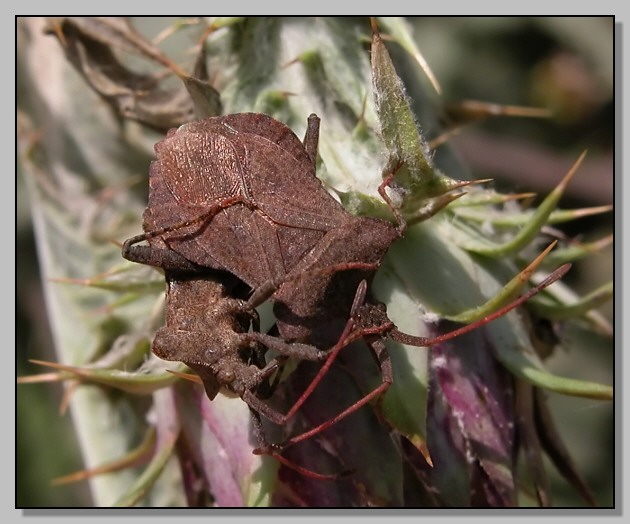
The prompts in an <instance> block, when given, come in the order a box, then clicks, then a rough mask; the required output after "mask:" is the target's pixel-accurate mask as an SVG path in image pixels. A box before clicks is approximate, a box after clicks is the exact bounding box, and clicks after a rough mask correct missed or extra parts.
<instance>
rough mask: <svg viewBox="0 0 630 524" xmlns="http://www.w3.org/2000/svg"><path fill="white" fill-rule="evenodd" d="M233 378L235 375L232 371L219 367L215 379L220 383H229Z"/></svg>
mask: <svg viewBox="0 0 630 524" xmlns="http://www.w3.org/2000/svg"><path fill="white" fill-rule="evenodd" d="M235 378H236V377H235V375H234V371H232V370H229V369H221V370H219V372H218V373H217V379H218V380H219V382H220V383H222V384H230V383H232V382H234V379H235Z"/></svg>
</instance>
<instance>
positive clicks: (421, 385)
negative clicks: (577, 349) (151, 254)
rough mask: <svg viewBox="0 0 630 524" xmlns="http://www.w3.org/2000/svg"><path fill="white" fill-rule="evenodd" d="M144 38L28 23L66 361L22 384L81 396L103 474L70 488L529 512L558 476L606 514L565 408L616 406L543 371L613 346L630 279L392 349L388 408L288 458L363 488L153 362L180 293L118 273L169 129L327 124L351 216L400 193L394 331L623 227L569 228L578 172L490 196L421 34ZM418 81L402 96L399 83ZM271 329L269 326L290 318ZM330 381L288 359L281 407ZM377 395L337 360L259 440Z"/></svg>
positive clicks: (211, 31) (450, 314)
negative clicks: (566, 203) (541, 186)
mask: <svg viewBox="0 0 630 524" xmlns="http://www.w3.org/2000/svg"><path fill="white" fill-rule="evenodd" d="M133 23H134V24H136V25H137V27H138V28H139V29H136V28H135V27H134V26H133V25H129V24H128V23H127V21H125V20H121V19H95V18H92V19H47V20H40V19H28V20H20V22H19V24H18V30H19V40H18V60H19V61H18V66H19V72H20V74H21V79H22V82H23V84H22V90H21V91H20V94H19V99H18V121H17V124H18V161H19V172H20V175H21V177H22V179H23V182H24V186H25V190H26V191H27V193H28V199H29V203H30V208H31V213H32V218H33V223H34V226H35V233H36V240H37V249H38V256H39V260H40V264H41V268H42V277H43V280H44V285H45V295H46V303H47V308H48V314H49V318H50V322H51V326H52V332H53V340H52V341H51V345H53V344H54V347H55V349H56V356H57V361H56V362H41V361H40V362H39V364H41V365H43V366H47V367H48V368H50V370H49V371H50V372H47V373H45V374H43V375H39V376H38V375H35V376H32V377H23V378H22V379H21V381H22V382H34V381H38V380H39V381H61V382H62V383H63V384H64V387H65V389H64V391H65V397H64V399H65V402H67V404H68V405H69V407H70V410H71V412H72V418H73V422H74V426H75V428H76V432H77V435H78V439H79V442H80V446H81V452H82V455H83V457H84V461H85V469H84V471H82V472H79V473H77V474H75V475H70V476H69V477H68V478H66V479H61V481H69V480H75V481H86V482H88V483H89V486H90V490H91V493H92V496H93V500H94V504H95V505H97V506H134V505H136V506H148V507H157V506H186V505H192V506H311V507H327V506H344V507H345V506H390V507H392V506H393V507H401V506H407V507H467V506H494V507H515V506H521V505H524V506H527V505H543V506H545V505H553V504H554V500H553V498H552V493H551V488H550V485H549V470H553V469H555V470H557V471H558V472H559V473H560V475H561V476H562V477H563V478H564V480H565V482H566V484H567V486H571V487H572V489H574V490H575V491H576V493H577V494H578V496H579V497H580V498H581V500H582V501H583V503H584V504H586V505H596V504H597V503H598V501H597V500H595V497H594V496H593V494H592V493H591V487H589V485H588V483H587V482H586V481H585V480H584V479H583V478H582V474H581V471H580V464H579V463H574V461H573V459H572V458H571V454H570V453H569V451H568V450H567V447H566V446H565V444H564V442H563V435H562V431H561V430H559V429H558V428H557V424H556V422H555V421H554V416H553V414H552V411H551V410H550V409H549V407H548V405H547V396H548V395H555V394H559V395H563V396H566V397H575V398H586V399H597V401H599V402H601V403H609V402H610V401H611V400H612V398H613V389H612V387H611V386H609V385H607V384H600V383H599V382H598V381H597V380H595V379H591V378H590V377H588V373H587V372H586V373H584V376H580V377H571V376H561V375H558V374H555V373H554V372H552V371H551V370H550V369H548V367H547V366H546V361H547V360H548V358H549V357H550V355H552V354H553V353H554V352H556V351H559V350H560V348H561V346H565V347H566V346H567V344H569V343H570V340H568V339H566V338H565V337H564V336H563V334H566V333H567V332H568V329H569V328H567V326H577V328H575V329H578V328H579V329H580V330H581V331H580V332H581V333H583V334H584V335H583V336H589V337H592V338H591V339H592V340H594V341H597V344H599V345H601V346H603V347H593V348H592V351H593V352H597V351H610V346H611V345H612V330H611V328H610V326H609V325H608V323H607V322H606V320H605V319H603V318H602V316H601V315H600V314H598V313H597V311H596V310H597V308H598V307H599V306H600V305H601V304H603V303H604V302H606V301H607V300H610V298H611V297H612V283H611V282H602V285H601V287H599V288H598V289H594V290H592V292H589V293H587V294H585V295H584V296H580V295H579V294H578V293H576V292H575V291H573V290H572V289H571V288H570V287H569V286H568V285H567V284H566V283H565V282H564V281H558V282H556V283H554V284H553V285H552V286H551V287H549V288H547V289H545V290H544V291H542V292H541V293H539V294H538V295H536V296H534V297H533V298H531V299H530V300H528V301H527V302H526V303H525V304H524V305H523V306H522V307H520V308H518V310H515V311H512V312H510V313H508V314H507V315H505V316H504V317H502V318H500V319H498V320H495V321H494V322H492V323H491V324H488V325H485V326H483V327H480V328H478V329H477V330H475V331H473V332H471V333H468V334H466V335H463V336H461V337H459V338H455V339H452V340H450V341H448V342H446V343H442V344H437V345H435V346H432V347H430V348H418V347H413V346H405V345H403V344H400V343H397V342H393V341H391V340H387V341H386V344H387V346H388V350H389V352H390V354H391V357H392V364H393V374H394V382H393V384H392V385H391V387H390V388H389V390H388V391H387V393H386V394H385V395H384V396H383V398H381V399H380V401H378V402H373V403H371V404H369V405H367V406H364V407H363V408H361V409H360V410H358V411H356V412H355V413H353V414H352V415H350V416H349V417H347V418H346V419H343V420H341V421H339V422H338V423H336V424H333V425H332V426H331V427H330V428H328V429H326V430H325V431H323V432H321V433H319V434H318V435H316V436H314V437H312V438H311V439H308V440H305V441H304V442H301V443H299V444H296V445H295V446H293V447H291V448H290V449H288V450H287V456H289V457H290V460H291V461H292V463H294V464H298V465H300V466H302V467H304V468H305V469H308V470H309V471H318V472H323V473H326V474H332V475H334V474H336V473H341V472H342V471H346V470H352V473H351V474H350V475H347V476H340V477H339V478H337V479H335V480H327V481H323V480H319V479H315V478H311V477H310V476H309V475H307V474H304V473H303V472H298V471H295V470H294V469H292V468H290V467H287V466H286V465H283V464H280V463H279V462H278V461H277V460H275V459H274V458H273V457H270V456H265V455H257V454H254V453H253V450H254V448H256V446H257V443H256V441H255V439H254V437H253V432H252V428H251V420H250V413H249V409H248V407H247V405H246V404H245V403H244V402H243V401H242V400H241V399H240V398H238V397H234V396H229V395H227V394H219V395H218V396H217V397H216V398H215V399H214V400H212V401H210V400H208V399H207V398H206V397H205V394H204V393H203V390H202V388H200V387H199V385H198V384H195V383H194V382H191V381H190V380H185V379H184V378H183V377H184V376H185V375H186V374H187V373H188V372H189V370H187V368H186V367H185V366H184V365H177V364H176V363H172V362H165V361H162V360H160V359H158V358H157V357H155V356H153V355H152V354H151V351H150V346H151V340H152V338H153V335H154V334H155V331H156V330H157V329H158V328H159V327H160V326H161V325H162V324H163V322H164V320H163V310H164V275H163V274H162V273H161V272H160V271H159V270H156V269H154V268H149V267H146V266H140V265H138V264H133V263H130V262H127V261H124V260H123V259H122V258H121V255H120V243H121V242H122V241H123V240H125V239H126V238H129V237H131V236H133V235H136V234H138V233H139V232H140V231H141V216H142V212H143V209H144V207H145V206H146V192H147V177H148V168H149V164H150V162H151V160H152V159H153V158H154V153H153V146H154V144H155V143H156V142H158V141H159V140H161V139H162V138H163V136H164V134H165V132H166V131H167V130H168V129H170V128H172V127H177V126H179V125H182V124H184V123H186V122H188V121H191V120H193V119H196V118H203V117H206V116H212V115H218V114H229V113H237V112H261V113H266V114H269V115H271V116H273V117H274V118H276V119H278V120H280V121H282V122H284V123H286V124H287V125H288V126H289V127H290V128H291V129H293V130H294V131H295V132H296V134H297V135H298V136H303V134H304V130H305V124H306V117H307V116H308V115H309V114H311V113H316V114H317V115H318V116H319V117H320V118H321V122H322V127H321V132H320V139H319V159H318V164H317V176H318V177H319V178H320V180H321V181H322V182H323V184H324V185H325V186H326V187H327V188H328V190H329V191H330V193H331V194H333V195H334V196H335V198H337V199H338V200H339V201H340V202H341V203H342V204H343V205H344V206H345V208H346V209H347V210H348V211H349V212H351V213H352V214H355V215H368V216H376V217H379V218H384V219H387V220H392V221H394V219H395V217H394V216H393V214H392V209H391V208H390V207H389V206H388V205H386V203H385V202H384V200H383V198H382V197H381V195H379V192H378V188H379V186H380V185H381V184H382V182H383V179H384V177H387V176H390V175H393V182H392V184H390V186H389V188H388V193H387V194H388V198H389V199H390V200H391V201H392V203H393V206H394V208H395V209H396V210H397V211H396V212H397V213H400V215H401V216H402V217H403V218H404V220H405V222H406V223H407V224H408V229H407V230H406V233H405V236H404V237H403V238H401V239H400V240H399V241H397V242H395V243H394V244H393V245H392V246H391V249H390V250H389V252H388V254H387V256H386V258H385V260H384V261H383V263H382V265H381V267H380V268H379V270H378V272H377V274H376V278H375V281H374V283H373V289H372V292H373V294H374V295H375V297H376V298H377V299H378V300H379V301H381V302H383V303H384V304H385V305H386V306H387V311H388V314H389V316H390V318H391V319H392V320H393V321H394V322H395V324H396V325H397V326H398V327H399V328H400V330H401V331H405V332H407V333H412V334H418V335H426V336H435V335H438V334H441V333H445V332H447V331H450V330H452V329H454V328H455V327H457V326H459V325H461V324H469V323H472V322H474V321H476V320H479V319H481V318H483V317H485V316H487V315H489V314H490V313H492V312H493V311H495V310H497V309H499V308H500V307H501V306H503V305H505V304H507V303H509V302H510V301H511V300H513V299H514V298H515V297H516V296H518V294H519V293H523V292H525V291H526V290H527V289H529V288H531V287H532V285H535V284H538V283H539V282H541V281H542V280H543V279H544V278H545V277H547V276H548V275H550V274H551V273H552V272H553V271H554V270H555V269H556V268H558V267H560V266H561V265H562V264H564V263H567V262H576V261H579V260H580V259H582V258H584V257H587V256H596V253H597V251H598V249H600V248H601V247H602V246H603V245H604V244H607V243H608V242H609V239H608V238H606V239H604V240H602V241H595V242H580V241H576V240H572V239H566V238H560V239H559V242H558V243H557V245H555V244H554V245H555V247H554V248H553V250H551V251H549V250H545V248H547V246H549V245H550V244H552V241H553V240H557V238H556V235H553V234H552V233H550V232H553V227H552V226H554V225H556V224H560V223H562V222H568V221H572V220H577V219H578V218H580V217H582V216H585V215H587V214H594V213H600V212H604V211H609V208H601V207H600V208H593V209H577V210H576V209H569V210H567V209H560V208H559V202H560V201H561V197H562V195H563V192H564V191H565V190H566V188H567V186H568V185H569V184H571V180H572V179H573V178H574V177H579V173H580V166H581V163H582V160H583V158H584V155H583V154H582V155H580V154H577V155H576V158H575V163H574V164H573V165H567V166H566V171H565V172H558V173H547V176H548V177H555V179H557V185H556V187H555V189H553V190H552V191H551V192H550V193H549V194H548V195H543V197H542V198H541V201H540V204H539V205H538V207H536V208H535V209H533V208H531V207H526V206H525V205H523V204H522V203H521V202H522V201H523V200H524V199H525V198H527V197H531V195H529V194H528V195H524V194H522V193H518V194H516V193H510V192H499V191H497V190H494V189H492V185H491V184H489V183H488V182H487V181H482V180H477V181H475V180H474V173H472V174H471V173H470V172H469V170H468V169H467V168H466V167H465V166H464V165H462V163H461V162H460V161H459V160H458V158H457V157H456V155H454V153H453V152H452V151H451V150H450V149H449V146H448V140H442V138H445V137H446V136H447V129H445V128H444V127H443V122H441V120H440V118H439V115H440V108H441V103H442V102H441V99H440V94H439V85H438V81H437V79H436V77H435V75H434V74H433V73H432V71H431V68H430V65H429V64H427V63H426V62H425V61H424V59H423V58H422V54H421V52H420V50H419V49H418V48H417V45H416V43H415V41H414V38H413V34H412V31H411V29H410V27H409V25H408V23H407V21H405V20H404V19H398V18H376V19H373V20H369V19H367V18H352V19H349V18H343V19H340V18H325V17H324V18H314V19H311V18H292V19H288V18H287V19H284V18H252V19H250V18H207V19H191V20H179V21H176V22H174V23H173V24H172V25H170V26H166V25H165V27H164V28H163V31H162V32H161V33H160V34H159V35H158V36H157V37H156V38H155V39H154V40H153V41H150V40H149V39H148V38H147V37H146V36H144V35H143V32H142V30H143V26H144V25H145V24H146V23H147V20H143V19H138V20H135V21H134V22H133ZM390 50H391V51H392V52H393V56H394V57H395V58H396V60H394V61H393V60H392V55H390ZM394 51H395V52H394ZM410 64H412V65H411V67H412V69H411V71H412V74H406V75H405V78H406V81H405V83H404V84H403V81H402V80H401V77H400V75H399V73H398V68H400V67H403V65H404V67H405V68H406V71H407V73H408V71H409V67H410ZM481 107H482V110H481V112H482V113H483V115H484V116H487V114H488V112H489V110H487V108H486V107H485V106H481ZM484 111H485V112H484ZM508 112H509V111H508ZM516 112H519V111H516ZM520 112H521V113H524V114H526V115H527V114H530V115H531V114H533V115H538V113H539V111H535V110H526V109H523V110H521V111H520ZM462 132H465V130H463V131H462ZM429 137H431V138H429ZM543 252H544V254H543V256H540V254H541V253H543ZM532 261H535V263H534V264H533V265H531V262H532ZM259 313H260V316H261V330H263V331H264V330H268V329H270V328H271V327H272V325H273V322H274V319H273V315H272V313H271V309H270V308H269V307H267V305H264V306H263V307H261V308H260V312H259ZM566 349H569V348H566ZM18 350H20V348H18ZM315 372H316V368H315V367H314V366H313V365H312V364H308V363H299V362H291V361H290V362H288V363H287V366H286V368H285V369H284V371H283V373H282V376H281V377H280V378H279V382H280V383H279V385H278V387H277V389H276V391H275V392H274V394H273V395H272V398H271V399H270V400H269V402H273V403H274V405H276V406H277V407H278V408H279V409H281V410H283V411H284V412H286V411H287V410H288V409H289V408H290V406H291V402H292V399H295V397H296V395H299V393H300V392H301V391H303V390H304V388H305V387H306V386H307V385H308V383H309V381H310V380H311V378H312V376H313V375H314V373H315ZM380 379H381V378H380V373H379V369H378V367H377V366H376V365H375V363H374V361H373V359H372V358H371V356H370V354H369V352H368V351H367V348H366V347H365V346H363V345H361V344H355V345H352V346H350V347H348V348H344V350H343V351H342V352H341V354H340V357H339V359H338V361H337V362H336V363H335V365H333V366H332V367H331V369H330V370H329V372H328V373H327V374H326V375H325V377H324V379H323V381H322V382H321V384H320V385H319V386H318V388H317V389H316V390H315V391H314V393H313V395H312V397H311V398H310V399H309V401H308V402H306V403H305V404H304V405H303V406H302V407H301V408H300V409H299V410H298V412H297V414H296V416H295V417H294V418H293V419H292V420H291V421H290V422H289V423H288V424H287V425H286V426H284V427H274V426H273V425H272V424H266V425H265V428H266V431H267V433H268V437H269V438H270V440H271V441H272V442H280V441H282V440H284V439H286V438H287V437H289V436H291V435H294V434H297V433H301V432H303V431H307V430H308V429H310V428H312V427H315V426H317V425H318V424H319V423H321V422H322V421H325V420H328V419H330V418H331V417H334V416H335V415H336V414H338V413H339V412H340V411H341V410H343V409H344V408H345V407H347V406H348V405H350V404H352V402H356V400H357V399H359V398H361V397H362V396H363V395H365V394H367V393H368V392H369V391H371V390H373V389H374V388H375V387H376V386H377V385H378V384H379V382H380ZM29 387H34V386H27V385H21V386H20V388H19V390H18V395H20V394H21V391H23V390H24V388H29ZM21 416H23V413H22V412H18V418H19V417H21ZM560 429H561V428H560ZM55 445H56V446H61V445H62V443H58V444H55ZM58 481H59V479H58ZM51 489H53V488H51Z"/></svg>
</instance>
